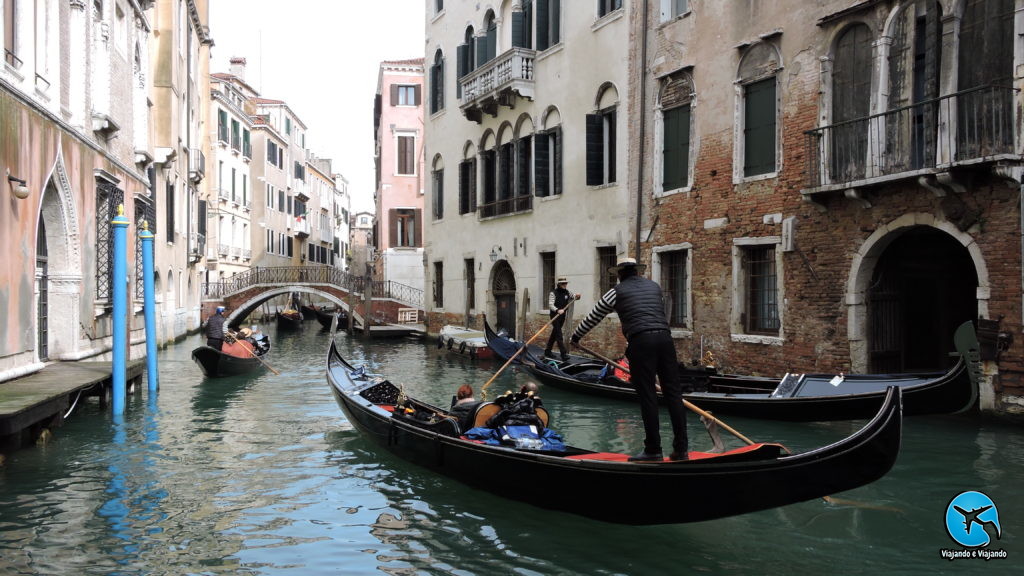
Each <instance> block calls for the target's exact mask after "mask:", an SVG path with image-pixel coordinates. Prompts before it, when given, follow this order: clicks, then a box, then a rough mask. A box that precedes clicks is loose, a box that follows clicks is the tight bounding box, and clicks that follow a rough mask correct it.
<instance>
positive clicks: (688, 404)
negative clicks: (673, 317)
mask: <svg viewBox="0 0 1024 576" xmlns="http://www.w3.org/2000/svg"><path fill="white" fill-rule="evenodd" d="M576 346H577V347H578V348H579V349H580V350H583V351H584V352H586V353H588V354H591V355H592V356H594V357H596V358H598V359H600V360H604V361H605V362H607V363H608V365H609V366H612V367H615V368H618V369H619V370H622V371H623V372H625V373H626V374H629V373H630V372H629V368H626V367H625V366H623V365H622V364H619V363H618V362H616V361H615V360H612V359H611V358H608V357H607V356H603V355H601V354H598V353H597V352H594V351H593V350H591V349H589V348H587V347H585V346H583V345H582V344H580V343H579V342H577V343H576ZM683 406H686V407H687V408H689V409H690V410H692V411H693V412H695V413H697V414H700V415H701V416H703V417H704V418H707V419H708V420H710V421H712V422H714V423H716V424H718V425H719V426H721V427H722V428H725V429H726V431H728V432H729V433H731V434H732V435H733V436H735V437H737V438H739V439H740V440H742V441H744V442H746V443H747V444H748V445H753V444H755V442H754V441H753V440H751V439H750V438H747V437H746V436H744V435H743V434H740V433H739V432H737V431H736V430H735V429H734V428H733V427H732V426H729V425H728V424H726V423H725V422H722V421H721V420H719V419H718V418H715V417H714V416H712V415H711V413H710V412H707V411H704V410H701V409H700V408H698V407H696V406H694V405H693V404H692V403H691V402H690V401H689V400H687V399H686V398H683ZM780 446H781V444H780ZM783 448H785V447H783ZM786 451H787V452H789V450H786Z"/></svg>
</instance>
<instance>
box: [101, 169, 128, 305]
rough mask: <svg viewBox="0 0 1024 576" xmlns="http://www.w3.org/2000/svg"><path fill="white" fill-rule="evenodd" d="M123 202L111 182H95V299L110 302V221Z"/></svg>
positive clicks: (121, 194)
mask: <svg viewBox="0 0 1024 576" xmlns="http://www.w3.org/2000/svg"><path fill="white" fill-rule="evenodd" d="M123 202H124V191H122V190H121V189H120V188H118V187H117V186H116V185H115V184H113V183H112V182H108V181H106V180H97V181H96V299H97V300H105V301H108V302H109V301H110V298H111V296H112V292H111V290H112V286H113V284H112V280H113V279H112V276H113V274H114V230H113V226H112V225H111V220H113V219H114V216H117V207H118V206H120V205H121V204H122V203H123Z"/></svg>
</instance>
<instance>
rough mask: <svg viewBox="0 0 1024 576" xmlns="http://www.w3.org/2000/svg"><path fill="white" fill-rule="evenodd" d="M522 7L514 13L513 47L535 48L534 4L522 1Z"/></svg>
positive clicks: (528, 0) (527, 0) (525, 0)
mask: <svg viewBox="0 0 1024 576" xmlns="http://www.w3.org/2000/svg"><path fill="white" fill-rule="evenodd" d="M520 7H521V10H518V11H513V12H512V46H513V47H514V48H533V2H532V0H522V2H520Z"/></svg>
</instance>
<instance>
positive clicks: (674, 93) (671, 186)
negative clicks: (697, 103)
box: [658, 72, 693, 192]
mask: <svg viewBox="0 0 1024 576" xmlns="http://www.w3.org/2000/svg"><path fill="white" fill-rule="evenodd" d="M692 102H693V84H692V83H691V81H690V75H689V74H686V73H683V72H680V73H676V74H672V75H670V76H668V77H666V78H665V79H664V80H663V81H662V86H661V93H660V94H659V95H658V104H659V107H660V108H661V126H662V131H661V132H662V133H661V191H662V192H666V191H670V190H678V189H680V188H685V187H687V186H689V185H690V134H691V126H692V116H691V108H690V107H691V105H692Z"/></svg>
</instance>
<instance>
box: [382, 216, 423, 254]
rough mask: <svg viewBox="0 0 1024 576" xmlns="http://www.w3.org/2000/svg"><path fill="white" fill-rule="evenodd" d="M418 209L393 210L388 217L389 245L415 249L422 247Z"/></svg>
mask: <svg viewBox="0 0 1024 576" xmlns="http://www.w3.org/2000/svg"><path fill="white" fill-rule="evenodd" d="M421 212H422V211H421V210H420V209H419V208H393V209H392V210H391V211H390V213H389V215H388V217H389V223H388V224H389V228H390V230H389V234H388V236H389V238H388V240H389V241H390V242H389V245H390V246H391V247H407V248H415V247H419V246H422V242H421V232H420V214H421Z"/></svg>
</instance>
